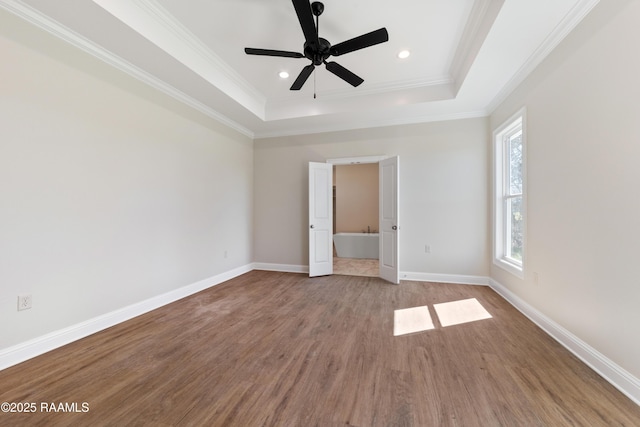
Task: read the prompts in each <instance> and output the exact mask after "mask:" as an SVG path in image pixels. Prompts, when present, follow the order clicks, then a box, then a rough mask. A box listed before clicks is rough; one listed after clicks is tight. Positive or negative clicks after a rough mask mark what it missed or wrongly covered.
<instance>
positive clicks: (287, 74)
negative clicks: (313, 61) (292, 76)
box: [278, 71, 289, 79]
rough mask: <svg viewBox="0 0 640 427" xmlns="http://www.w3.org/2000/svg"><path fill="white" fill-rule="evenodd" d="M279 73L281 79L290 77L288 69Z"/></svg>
mask: <svg viewBox="0 0 640 427" xmlns="http://www.w3.org/2000/svg"><path fill="white" fill-rule="evenodd" d="M278 75H279V76H280V78H281V79H288V78H289V73H287V72H286V71H280V72H279V73H278Z"/></svg>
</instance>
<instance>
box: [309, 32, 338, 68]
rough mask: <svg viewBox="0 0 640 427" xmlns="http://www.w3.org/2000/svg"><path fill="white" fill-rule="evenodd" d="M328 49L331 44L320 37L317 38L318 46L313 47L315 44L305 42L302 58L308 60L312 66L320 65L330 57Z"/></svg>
mask: <svg viewBox="0 0 640 427" xmlns="http://www.w3.org/2000/svg"><path fill="white" fill-rule="evenodd" d="M330 49H331V43H329V42H328V41H327V40H326V39H323V38H322V37H318V46H315V43H307V42H305V44H304V56H306V57H307V58H309V59H310V60H311V61H312V62H313V65H321V64H322V63H323V62H324V61H326V60H327V58H328V57H329V56H331V53H330V52H329V50H330Z"/></svg>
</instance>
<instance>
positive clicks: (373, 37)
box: [330, 28, 389, 56]
mask: <svg viewBox="0 0 640 427" xmlns="http://www.w3.org/2000/svg"><path fill="white" fill-rule="evenodd" d="M386 41H389V33H387V29H386V28H380V29H379V30H375V31H372V32H370V33H367V34H363V35H361V36H358V37H354V38H352V39H350V40H347V41H344V42H342V43H338V44H337V45H335V46H332V47H331V49H330V52H331V55H333V56H340V55H344V54H345V53H349V52H353V51H354V50H359V49H364V48H365V47H369V46H373V45H376V44H379V43H384V42H386Z"/></svg>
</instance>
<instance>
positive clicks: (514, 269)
mask: <svg viewBox="0 0 640 427" xmlns="http://www.w3.org/2000/svg"><path fill="white" fill-rule="evenodd" d="M493 264H494V265H496V266H497V267H500V268H501V269H503V270H505V271H507V272H509V273H511V274H513V275H514V276H516V277H517V278H519V279H522V280H524V269H523V268H522V267H521V266H519V265H515V264H513V263H510V262H508V261H506V260H504V259H494V260H493Z"/></svg>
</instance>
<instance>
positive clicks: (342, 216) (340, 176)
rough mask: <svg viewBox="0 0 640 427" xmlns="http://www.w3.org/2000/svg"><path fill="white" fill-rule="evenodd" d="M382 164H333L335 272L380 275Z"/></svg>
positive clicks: (368, 275) (369, 275)
mask: <svg viewBox="0 0 640 427" xmlns="http://www.w3.org/2000/svg"><path fill="white" fill-rule="evenodd" d="M378 171H379V166H378V163H374V162H371V163H362V162H355V161H354V162H351V163H349V164H334V165H333V190H334V191H333V234H334V242H333V274H339V275H346V276H367V277H378V276H379V261H378V259H379V238H378V236H379V234H378V227H379V173H378Z"/></svg>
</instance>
